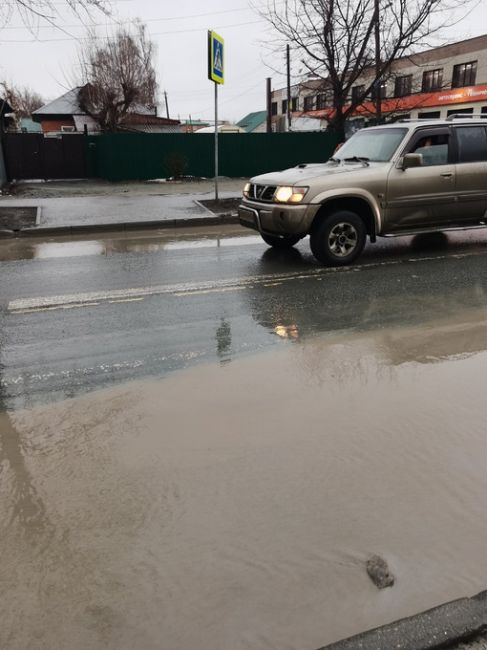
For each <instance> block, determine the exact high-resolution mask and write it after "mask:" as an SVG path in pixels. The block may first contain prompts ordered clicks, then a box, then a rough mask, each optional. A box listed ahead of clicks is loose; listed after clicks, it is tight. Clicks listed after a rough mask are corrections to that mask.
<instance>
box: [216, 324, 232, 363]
mask: <svg viewBox="0 0 487 650" xmlns="http://www.w3.org/2000/svg"><path fill="white" fill-rule="evenodd" d="M231 351H232V329H231V326H230V323H229V322H228V321H227V320H226V319H225V318H221V320H220V325H219V326H218V328H217V330H216V352H217V355H218V357H219V358H220V360H221V361H222V362H228V361H230V360H231V356H230V355H231Z"/></svg>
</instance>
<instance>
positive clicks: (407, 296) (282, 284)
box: [0, 227, 487, 409]
mask: <svg viewBox="0 0 487 650" xmlns="http://www.w3.org/2000/svg"><path fill="white" fill-rule="evenodd" d="M486 256H487V231H485V230H475V231H469V232H454V233H448V234H445V235H443V234H436V235H428V236H426V235H424V236H419V237H415V238H397V239H390V240H381V241H380V242H379V244H377V245H375V246H370V245H369V247H368V248H367V249H366V251H365V253H364V255H363V256H362V258H361V259H360V262H359V263H358V264H357V265H355V266H353V267H350V268H346V269H339V270H336V269H324V268H322V267H320V266H319V265H318V264H317V262H316V261H315V260H314V258H313V257H312V256H311V254H310V253H309V247H308V242H307V241H306V240H305V241H303V242H301V243H300V244H299V246H298V247H297V248H296V249H293V250H291V251H285V252H279V251H274V250H271V249H268V248H267V247H266V246H265V244H263V243H262V242H261V241H260V239H259V238H258V237H256V236H255V235H254V234H252V233H251V232H247V231H244V230H242V229H240V228H238V227H234V228H230V227H227V228H226V229H225V230H224V231H222V230H220V231H216V230H215V229H213V230H211V229H207V230H204V229H198V230H195V231H193V232H188V231H184V232H183V231H174V232H165V233H159V234H158V233H145V234H144V233H133V234H130V235H129V236H126V235H123V234H121V235H115V236H113V237H111V236H104V237H102V238H96V239H86V238H85V239H76V240H56V241H39V240H26V239H19V240H4V241H3V242H1V243H0V268H1V272H2V283H1V287H0V307H1V319H2V323H1V325H2V327H1V338H0V399H1V402H2V403H1V405H0V407H3V408H6V409H15V408H20V407H24V406H31V405H33V404H36V403H42V402H46V401H51V400H55V399H60V398H65V397H70V396H74V395H76V394H79V393H82V392H85V391H87V390H92V389H94V388H98V387H102V386H105V385H108V384H113V383H117V382H122V381H126V380H129V379H133V378H140V377H145V376H156V377H159V376H162V375H164V374H165V373H167V372H169V371H173V370H177V369H180V368H183V367H187V366H190V365H191V364H195V363H200V362H202V361H214V360H220V362H222V363H227V362H229V361H231V359H232V358H234V357H235V356H237V355H242V354H248V353H254V352H257V351H259V350H262V349H265V348H268V347H269V346H272V345H289V344H292V343H293V342H294V341H295V340H296V339H299V338H302V337H307V336H315V335H317V334H326V335H335V334H337V333H340V332H343V331H349V330H353V329H355V330H357V329H360V330H363V329H374V328H383V327H389V326H397V325H405V324H415V323H424V322H428V321H432V322H433V321H435V320H438V319H441V318H443V317H451V316H458V317H459V318H461V317H462V315H464V314H465V313H467V312H470V310H475V311H478V310H485V308H486V306H487V273H486V262H487V257H486ZM486 344H487V341H486ZM472 345H473V343H472ZM475 345H477V346H478V345H479V343H478V337H477V339H476V343H475ZM465 347H466V349H467V351H468V347H469V345H468V342H465ZM453 352H455V351H453ZM463 352H465V350H458V353H463ZM394 353H397V351H395V352H394V351H391V354H394Z"/></svg>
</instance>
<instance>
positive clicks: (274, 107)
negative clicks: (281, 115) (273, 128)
mask: <svg viewBox="0 0 487 650" xmlns="http://www.w3.org/2000/svg"><path fill="white" fill-rule="evenodd" d="M271 115H277V102H272V103H271Z"/></svg>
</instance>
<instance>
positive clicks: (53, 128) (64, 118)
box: [32, 87, 181, 136]
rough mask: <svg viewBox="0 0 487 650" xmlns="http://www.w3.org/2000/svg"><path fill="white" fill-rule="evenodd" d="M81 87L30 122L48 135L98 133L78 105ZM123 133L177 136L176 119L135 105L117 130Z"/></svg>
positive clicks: (64, 96)
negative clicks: (34, 123) (37, 125)
mask: <svg viewBox="0 0 487 650" xmlns="http://www.w3.org/2000/svg"><path fill="white" fill-rule="evenodd" d="M79 91H80V88H79V87H77V88H73V89H72V90H68V92H67V93H64V95H61V96H60V97H58V98H57V99H54V100H53V101H52V102H49V103H48V104H45V105H44V106H41V107H40V108H38V109H37V110H36V111H34V112H33V113H32V119H33V120H34V122H37V123H39V124H40V125H41V127H42V132H43V133H44V135H47V136H57V135H60V134H63V133H83V132H86V133H91V134H94V133H99V132H100V127H99V125H98V124H97V122H96V120H94V119H93V118H92V117H91V116H90V115H88V114H87V113H86V112H85V111H83V110H82V109H81V107H80V105H79V99H78V96H79ZM120 130H122V131H129V132H138V133H179V132H180V130H181V128H180V122H179V120H172V119H168V118H167V117H159V116H158V115H157V109H153V110H152V109H149V108H147V107H145V106H137V107H135V109H134V110H133V111H131V112H130V113H128V114H127V115H126V117H125V119H124V120H123V123H122V125H121V127H120Z"/></svg>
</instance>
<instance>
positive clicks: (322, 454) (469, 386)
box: [0, 314, 487, 650]
mask: <svg viewBox="0 0 487 650" xmlns="http://www.w3.org/2000/svg"><path fill="white" fill-rule="evenodd" d="M485 349H487V324H486V322H485V320H483V315H481V314H470V315H469V316H468V319H463V320H461V321H456V322H443V323H436V324H434V326H433V325H431V326H430V327H427V328H415V329H412V328H411V329H408V330H405V329H395V330H389V331H387V330H384V331H382V332H380V333H379V334H375V335H366V336H362V335H361V336H356V337H355V338H350V337H349V338H345V337H344V338H334V339H332V340H330V339H328V340H325V339H322V338H315V339H313V340H308V341H306V342H304V343H302V342H299V341H295V342H292V343H290V344H289V346H288V347H287V348H286V349H284V350H279V351H278V352H270V353H266V354H263V355H260V356H257V357H252V358H246V359H243V360H239V361H237V362H231V363H227V364H224V365H220V366H217V365H214V366H204V367H203V366H202V367H198V368H195V369H191V370H187V371H183V372H181V373H179V374H177V375H173V376H171V377H169V378H168V379H164V380H162V381H154V382H134V383H133V384H127V385H125V386H124V387H118V388H116V389H110V390H105V391H100V392H98V393H94V394H91V395H89V396H84V397H82V398H78V399H73V400H69V401H65V402H62V403H58V404H54V405H49V406H46V407H42V408H37V409H35V410H29V411H17V412H13V413H9V414H3V415H1V416H0V417H1V419H0V490H1V495H2V498H1V501H0V525H1V537H0V557H1V562H0V616H1V625H0V648H2V649H7V650H25V649H26V648H29V650H58V649H59V650H65V649H66V648H69V649H70V650H87V649H94V650H98V649H101V648H103V649H105V648H109V649H113V650H132V649H133V648H138V649H141V650H156V649H157V650H161V648H163V649H166V648H167V649H168V650H169V649H170V650H187V649H188V648H193V647H194V648H200V649H201V650H227V649H229V650H243V649H249V650H250V649H252V650H264V649H271V648H276V649H277V648H279V650H282V649H296V650H297V649H299V650H303V649H307V648H308V649H309V650H314V649H316V648H318V647H319V646H321V645H323V644H325V643H329V642H332V641H334V640H337V639H339V638H342V637H344V636H348V635H350V634H353V633H356V632H359V631H362V630H364V629H366V628H370V627H373V626H376V625H380V624H382V623H385V622H388V621H391V620H394V619H396V618H398V617H401V616H405V615H409V614H413V613H415V612H417V611H420V610H422V609H425V608H427V607H431V606H434V605H436V604H439V603H440V602H442V601H444V600H447V599H452V598H457V597H461V596H465V595H471V594H473V593H476V592H477V591H480V590H481V589H484V588H486V586H487V562H486V560H485V539H486V536H487V519H486V518H485V503H486V498H487V472H486V461H485V458H486V452H487V439H486V427H485V422H486V415H487V406H486V401H485V394H486V387H485V381H484V378H485V376H486V368H487V353H486V352H485V351H484V350H485ZM375 553H377V554H379V555H381V556H383V557H384V558H385V559H386V560H387V562H388V563H389V566H390V568H391V570H392V571H393V573H394V574H395V576H396V584H395V585H394V587H392V588H391V589H385V590H383V591H379V590H377V589H376V587H375V586H374V585H373V584H372V583H371V581H370V580H369V578H368V577H367V574H366V571H365V563H366V560H367V558H368V557H369V556H370V555H372V554H375Z"/></svg>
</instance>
